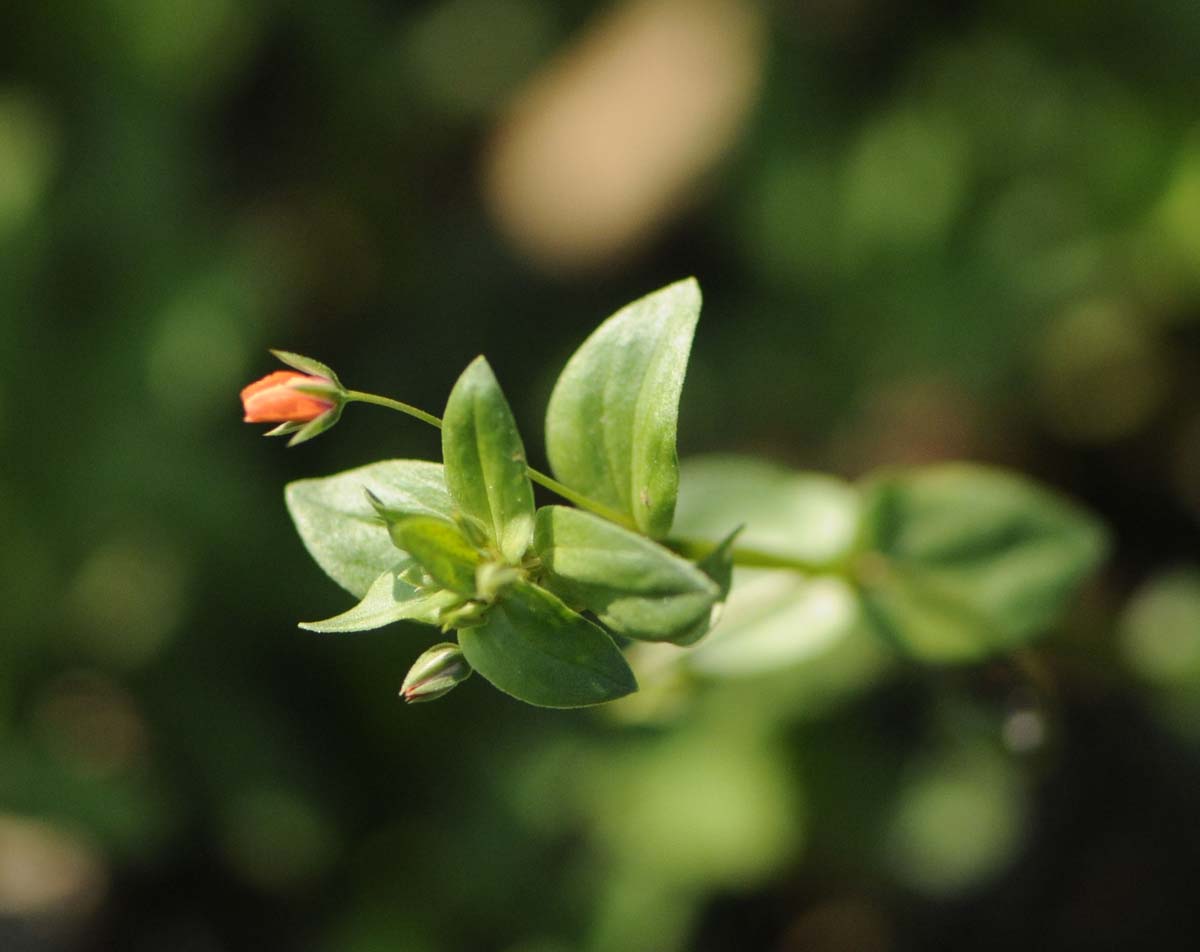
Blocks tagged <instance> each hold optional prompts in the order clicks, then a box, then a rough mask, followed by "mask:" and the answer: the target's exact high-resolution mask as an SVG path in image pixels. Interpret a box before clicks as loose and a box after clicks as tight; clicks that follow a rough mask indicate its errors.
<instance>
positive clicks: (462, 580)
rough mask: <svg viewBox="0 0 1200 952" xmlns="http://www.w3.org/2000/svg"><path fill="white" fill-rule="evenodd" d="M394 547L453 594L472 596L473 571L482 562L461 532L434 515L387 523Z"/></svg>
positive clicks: (456, 527) (477, 552)
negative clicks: (411, 558) (403, 552)
mask: <svg viewBox="0 0 1200 952" xmlns="http://www.w3.org/2000/svg"><path fill="white" fill-rule="evenodd" d="M388 533H389V534H390V535H391V537H392V542H393V543H395V545H396V547H397V548H400V549H403V550H404V551H405V552H407V553H408V554H409V555H411V556H412V557H413V558H414V559H415V560H416V561H417V562H418V563H419V564H420V566H421V568H423V569H424V570H425V571H426V572H428V573H429V575H430V577H431V578H432V579H433V580H434V581H435V582H437V584H439V585H441V586H442V587H443V588H448V589H450V590H451V591H452V592H458V593H459V594H461V595H467V596H472V595H474V594H475V569H476V567H477V566H478V565H479V563H480V562H481V561H482V556H481V555H480V553H479V550H478V549H476V548H475V547H474V546H473V545H471V542H470V540H469V539H467V537H466V536H465V535H464V534H463V531H462V530H461V529H460V528H459V527H458V526H456V525H455V524H454V523H453V522H450V521H449V520H447V519H439V518H438V517H436V516H404V517H402V518H400V519H396V520H393V521H389V522H388Z"/></svg>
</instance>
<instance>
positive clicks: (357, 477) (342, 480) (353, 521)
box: [284, 460, 454, 598]
mask: <svg viewBox="0 0 1200 952" xmlns="http://www.w3.org/2000/svg"><path fill="white" fill-rule="evenodd" d="M364 489H367V490H370V491H371V492H373V493H374V494H375V495H376V496H378V497H379V499H380V500H382V502H383V503H384V504H385V505H386V506H387V507H388V508H389V509H390V510H392V511H394V512H396V513H408V514H420V515H436V516H442V517H445V518H450V517H452V516H453V514H454V503H453V502H452V501H451V499H450V494H449V492H448V491H447V490H446V483H445V479H444V478H443V476H442V467H441V464H439V463H427V462H425V461H423V460H385V461H383V462H379V463H372V464H370V465H369V466H360V467H358V468H357V469H351V470H347V471H346V472H343V473H338V474H337V475H336V476H327V477H324V478H321V479H301V480H298V481H296V482H293V483H289V484H288V486H287V488H286V489H285V491H284V498H285V499H286V501H287V508H288V512H289V513H290V514H291V516H292V521H293V522H294V523H295V524H296V529H297V531H298V532H299V533H300V538H301V539H302V540H303V541H304V545H305V548H307V549H308V551H309V554H310V555H312V557H313V558H314V559H315V560H316V562H317V564H318V565H319V566H321V568H322V569H324V571H325V573H326V574H327V575H328V576H329V577H330V578H332V579H333V580H334V581H335V582H337V583H338V584H339V585H341V586H342V588H344V589H346V590H347V591H348V592H350V593H351V594H352V595H355V596H357V597H359V598H362V597H363V596H364V595H366V593H367V591H368V590H369V589H370V587H371V585H372V583H374V582H375V580H376V579H377V578H379V576H380V575H381V574H382V573H383V572H386V571H388V570H389V569H390V568H391V567H392V566H393V565H395V564H396V561H397V559H398V558H399V555H398V553H397V552H396V547H395V545H394V544H393V543H392V540H391V538H390V537H389V535H388V531H387V527H386V526H385V525H384V524H383V522H382V521H381V520H380V519H379V518H378V516H377V515H376V513H375V510H374V508H373V507H372V506H371V504H370V502H369V501H368V500H367V497H366V495H365V494H364V492H363V490H364Z"/></svg>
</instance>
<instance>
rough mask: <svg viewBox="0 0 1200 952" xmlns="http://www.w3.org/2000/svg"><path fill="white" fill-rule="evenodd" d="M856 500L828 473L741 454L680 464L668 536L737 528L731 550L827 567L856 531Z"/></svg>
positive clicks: (716, 534) (710, 534)
mask: <svg viewBox="0 0 1200 952" xmlns="http://www.w3.org/2000/svg"><path fill="white" fill-rule="evenodd" d="M858 521H859V497H858V492H857V490H855V489H854V488H853V487H852V486H849V485H847V484H846V483H844V482H843V481H842V480H840V479H835V478H834V477H832V476H824V475H821V474H818V473H807V472H802V471H799V470H793V469H789V468H788V467H785V466H780V465H778V464H777V463H772V462H769V461H767V460H758V459H753V458H750V457H745V456H700V457H693V458H692V459H688V460H684V463H683V468H682V478H681V482H680V487H679V505H678V508H677V509H676V513H675V532H676V534H678V535H679V536H688V537H695V538H699V539H719V538H723V537H724V536H725V535H726V534H727V533H728V532H729V529H730V527H732V526H736V525H738V524H742V525H744V526H745V528H744V529H743V530H742V533H741V535H740V536H739V537H738V545H739V546H742V547H745V548H748V549H754V550H756V551H761V552H766V553H769V554H771V555H776V556H779V557H781V558H795V559H801V560H804V561H808V562H832V561H835V560H836V559H838V558H841V557H842V556H845V555H847V554H848V553H849V552H850V550H851V548H852V547H853V545H854V542H855V537H856V535H857V533H858Z"/></svg>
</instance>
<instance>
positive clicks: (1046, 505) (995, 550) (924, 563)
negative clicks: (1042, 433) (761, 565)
mask: <svg viewBox="0 0 1200 952" xmlns="http://www.w3.org/2000/svg"><path fill="white" fill-rule="evenodd" d="M863 492H864V495H865V498H866V512H867V515H866V520H865V528H866V539H865V545H866V546H867V547H868V548H870V549H872V550H874V553H877V554H878V556H880V558H875V557H874V556H873V555H871V556H866V557H864V558H863V559H862V560H861V562H860V563H859V567H858V571H857V575H858V581H859V582H860V587H861V593H862V597H863V605H864V608H865V609H866V612H867V614H868V615H869V617H870V618H871V620H872V621H873V622H875V623H876V625H877V626H878V627H879V628H880V629H881V630H882V632H883V633H884V634H885V635H886V636H887V637H889V638H890V639H891V640H893V641H894V642H895V643H896V644H897V645H898V646H900V647H901V648H902V649H903V650H906V651H909V652H911V653H913V654H915V655H917V656H918V657H922V658H925V659H927V660H940V661H954V660H963V659H970V658H976V657H980V656H983V655H985V654H987V653H989V652H992V651H995V650H998V649H1006V648H1012V647H1014V646H1016V645H1018V644H1021V643H1022V642H1023V641H1026V640H1027V639H1029V638H1031V637H1033V636H1034V635H1037V634H1040V633H1041V632H1042V631H1043V630H1045V629H1046V628H1047V627H1048V626H1050V625H1051V624H1052V623H1053V622H1054V621H1055V620H1056V619H1057V618H1058V617H1059V615H1060V614H1061V613H1062V612H1063V610H1064V609H1065V608H1066V606H1067V604H1068V602H1069V600H1070V599H1071V597H1072V596H1073V595H1074V594H1075V592H1076V590H1077V589H1078V588H1079V585H1080V584H1081V583H1082V581H1083V580H1084V579H1085V578H1086V577H1087V576H1088V575H1089V574H1090V573H1091V572H1092V571H1093V570H1094V569H1095V568H1096V567H1097V565H1098V564H1099V562H1100V560H1101V559H1102V558H1103V555H1104V552H1105V547H1106V543H1105V536H1104V532H1103V530H1102V528H1101V527H1100V525H1099V524H1098V523H1097V522H1096V520H1095V519H1093V518H1092V517H1091V516H1090V515H1088V514H1087V513H1085V512H1083V511H1082V510H1080V509H1079V508H1077V507H1076V506H1074V505H1072V504H1071V503H1069V502H1067V501H1066V500H1063V499H1060V498H1059V497H1058V496H1056V495H1054V494H1053V493H1051V492H1048V491H1046V490H1044V489H1042V488H1040V487H1038V486H1036V485H1034V484H1033V483H1031V482H1030V481H1028V480H1026V479H1023V478H1021V477H1019V476H1016V475H1013V474H1010V473H1006V472H1002V471H999V470H994V469H989V468H987V467H983V466H976V465H972V464H967V463H946V464H939V465H935V466H927V467H924V468H920V469H912V470H906V471H898V472H895V473H889V474H885V475H882V476H878V477H875V478H873V479H871V480H870V481H868V482H867V483H866V485H865V486H864V489H863Z"/></svg>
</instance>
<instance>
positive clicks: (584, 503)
mask: <svg viewBox="0 0 1200 952" xmlns="http://www.w3.org/2000/svg"><path fill="white" fill-rule="evenodd" d="M346 400H347V402H349V401H354V402H357V403H370V404H372V405H374V406H377V407H385V408H386V409H388V410H396V411H398V412H399V413H405V414H407V415H408V416H410V417H413V418H415V419H417V420H420V421H421V422H422V423H428V424H429V425H430V426H433V427H437V429H439V430H440V429H441V428H442V421H441V420H440V419H438V418H437V417H435V416H434V415H433V414H432V413H426V412H425V411H424V410H422V409H420V408H419V407H414V406H413V405H412V404H410V403H402V402H401V401H399V400H393V399H392V398H391V397H381V396H379V395H378V394H374V393H364V392H363V391H361V390H348V391H346ZM525 471H526V472H527V473H528V474H529V478H530V479H531V480H533V481H534V482H535V483H537V484H538V485H539V486H544V487H545V488H546V489H549V490H550V491H551V492H552V493H554V494H556V495H558V496H561V497H562V498H563V499H565V500H567V501H568V502H572V503H574V504H575V505H576V506H578V507H579V508H580V509H586V510H587V511H588V512H594V513H595V514H596V515H598V516H602V517H603V518H605V519H607V520H609V522H615V523H616V524H617V525H619V526H624V527H625V528H626V529H632V530H633V531H635V532H636V531H637V526H635V525H634V523H633V520H632V519H630V518H629V516H627V515H625V514H624V513H622V512H618V511H617V510H615V509H613V508H611V507H609V506H606V505H604V503H601V502H597V501H596V500H595V499H589V498H588V497H587V496H585V495H583V493H579V492H576V491H575V490H574V489H571V488H570V487H569V486H564V485H563V484H562V483H560V482H559V481H558V480H557V479H554V478H553V477H552V476H547V475H546V474H545V473H543V472H541V471H539V470H536V469H534V468H533V467H532V466H526V467H525ZM667 544H668V545H669V546H670V547H671V548H672V549H674V550H675V551H676V552H679V553H680V554H681V555H683V556H684V557H685V558H689V559H692V560H698V559H702V558H704V557H705V556H706V555H708V554H709V553H710V552H712V551H713V550H714V549H716V547H717V545H716V543H714V542H704V541H701V540H698V539H671V540H669V541H668V543H667ZM733 562H734V564H735V565H744V566H746V567H748V568H761V569H787V570H789V571H792V572H802V573H804V574H806V575H820V574H826V573H830V572H839V571H842V570H843V569H844V566H843V565H842V564H841V563H840V562H836V561H835V562H817V561H812V560H808V559H794V558H789V557H787V556H783V555H773V554H771V553H770V552H761V551H759V550H757V549H737V548H735V549H734V550H733Z"/></svg>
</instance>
